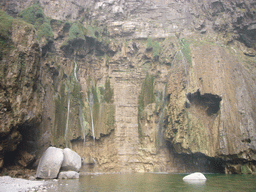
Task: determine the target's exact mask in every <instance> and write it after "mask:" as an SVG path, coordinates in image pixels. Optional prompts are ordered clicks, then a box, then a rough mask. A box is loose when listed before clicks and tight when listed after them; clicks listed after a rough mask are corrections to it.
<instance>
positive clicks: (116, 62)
mask: <svg viewBox="0 0 256 192" xmlns="http://www.w3.org/2000/svg"><path fill="white" fill-rule="evenodd" d="M1 9H3V10H5V11H6V12H7V13H9V14H11V15H12V16H14V17H19V18H20V19H23V20H25V21H26V22H28V23H30V24H24V25H21V24H20V25H19V28H20V30H15V31H13V30H12V31H10V33H9V34H8V35H9V36H11V38H10V42H14V45H15V46H14V47H17V48H19V50H20V51H23V52H22V54H18V52H15V54H14V53H12V52H11V51H12V49H10V53H9V52H8V54H9V55H14V56H13V60H17V61H20V63H21V64H22V63H23V61H27V62H28V59H26V56H27V55H29V57H28V58H30V60H29V63H31V62H32V63H34V65H36V66H37V67H38V70H34V71H33V72H34V73H35V74H34V77H32V76H29V77H30V78H34V79H33V81H32V80H30V82H33V86H32V88H33V91H31V92H30V93H31V94H32V95H33V99H30V100H28V101H29V102H27V104H26V105H24V106H22V107H20V111H21V110H22V111H25V113H26V114H27V113H28V114H30V113H29V112H27V111H28V110H27V108H29V110H30V108H32V109H34V111H33V110H32V109H31V110H30V111H33V114H34V115H30V116H29V117H30V118H31V120H24V117H23V116H24V115H23V116H22V113H21V112H20V111H17V116H20V115H21V116H22V118H23V120H21V121H20V122H18V123H17V126H16V124H13V123H11V119H12V120H13V119H14V120H15V118H16V116H10V125H11V126H10V125H7V126H6V127H5V129H11V128H12V127H19V126H22V127H24V126H25V127H26V130H30V131H27V132H24V135H26V134H28V135H33V134H34V132H33V131H31V130H33V129H31V126H35V127H36V130H37V132H36V133H37V135H36V140H37V141H36V144H35V146H36V147H35V149H34V150H31V151H33V152H34V153H35V154H36V155H37V157H40V155H41V152H42V150H43V149H45V147H47V146H49V145H55V146H58V147H66V146H68V147H71V148H73V149H74V150H75V151H77V152H78V153H79V155H80V156H82V157H83V158H84V163H85V164H86V171H104V172H148V171H150V172H153V171H165V172H187V171H204V172H207V171H208V172H224V167H225V171H226V172H227V173H240V172H243V173H251V172H255V160H256V159H255V158H256V156H255V146H256V143H255V142H256V141H255V116H256V114H255V113H256V111H255V109H256V106H255V105H256V104H255V98H256V95H255V89H256V87H255V76H256V73H255V55H256V52H255V40H256V37H255V34H256V33H255V10H256V4H255V3H254V1H252V0H242V1H241V0H236V1H231V0H230V1H221V0H218V1H217V0H216V1H204V0H193V1H191V0H190V1H188V0H184V1H183V0H182V1H180V0H155V1H145V0H137V1H134V0H126V1H122V0H120V1H119V0H118V1H113V0H107V1H93V0H92V1H85V0H77V1H68V0H65V1H58V0H54V1H50V0H39V1H31V0H27V1H2V2H1ZM15 21H16V20H15ZM32 25H33V26H32ZM12 26H13V29H15V26H16V25H14V24H12ZM25 26H27V27H25ZM24 27H25V28H26V29H25V28H24ZM30 27H31V29H33V30H29V29H30ZM16 28H17V27H16ZM23 28H24V29H23ZM24 30H25V31H24ZM32 31H33V35H34V36H33V38H34V39H35V38H36V39H37V40H34V39H33V38H32V36H31V34H32ZM11 32H12V33H11ZM8 35H7V36H8ZM26 37H29V38H28V41H29V42H27V46H26V47H24V46H22V44H23V43H24V42H23V41H24V39H26ZM15 42H16V44H15ZM31 42H33V43H31ZM32 45H33V46H32ZM30 47H31V48H30ZM39 47H40V48H41V49H40V48H39ZM23 49H24V50H23ZM3 50H8V51H9V49H7V48H6V47H3ZM31 50H33V51H34V52H35V51H37V52H36V53H37V54H38V55H37V56H36V57H35V58H37V59H38V60H36V61H34V62H33V59H32V58H34V57H31V56H30V55H31ZM34 52H33V53H34ZM8 54H7V57H8ZM17 54H18V55H17ZM15 55H16V56H15ZM9 58H12V57H9ZM15 58H17V59H15ZM39 58H40V59H39ZM8 61H9V60H8ZM1 62H2V63H5V64H6V62H7V60H6V59H4V57H1ZM8 66H9V65H8ZM10 66H11V65H10ZM17 66H19V65H15V67H17ZM39 68H40V70H39ZM3 69H4V68H3ZM16 70H17V71H20V73H21V74H22V73H23V70H21V69H16ZM6 71H8V69H5V70H4V72H3V74H4V75H7V74H8V73H6ZM39 71H40V74H39ZM25 74H26V73H25ZM28 74H30V72H28ZM25 76H26V75H25ZM8 77H11V78H14V77H15V75H9V76H8V75H7V76H6V77H5V78H4V81H7V80H8ZM18 78H20V77H18ZM38 78H39V79H40V81H38ZM13 81H14V80H13ZM13 81H12V83H11V86H14V85H15V86H16V84H15V83H14V82H13ZM22 82H23V81H22ZM37 82H40V86H35V85H34V84H36V85H37ZM23 83H24V86H23V84H22V86H19V88H20V89H21V88H22V89H23V87H30V85H32V83H31V84H29V85H28V86H27V84H26V83H25V81H24V82H23ZM7 85H8V82H3V83H2V85H1V86H2V87H7ZM15 86H14V87H15ZM2 87H1V88H2ZM39 87H40V88H41V93H42V94H38V93H39ZM2 90H3V95H5V97H7V98H8V99H9V100H10V102H9V103H11V104H10V105H12V103H15V102H14V100H17V98H19V97H22V98H23V96H22V95H23V92H16V93H19V94H11V95H12V97H13V98H15V99H10V98H11V97H9V96H7V92H6V93H5V91H6V90H7V88H4V89H2ZM8 93H9V92H8ZM20 95H21V96H20ZM26 96H29V94H27V95H26ZM24 97H25V96H24ZM29 97H32V96H29ZM3 98H4V97H3ZM1 103H4V101H3V102H2V101H1ZM7 103H8V102H7ZM5 105H7V104H5ZM39 105H40V107H39ZM5 108H6V109H7V107H5ZM41 108H42V109H43V110H42V111H41ZM35 109H36V111H35ZM8 110H9V108H8ZM8 110H6V111H4V112H3V113H2V114H3V115H8ZM11 114H14V113H11ZM25 116H26V115H25ZM32 116H33V117H35V118H34V119H33V118H32ZM40 117H42V121H41V118H40ZM22 118H20V119H22ZM39 119H40V120H39ZM15 121H16V120H15ZM8 122H9V121H8ZM30 122H31V123H30ZM40 122H41V123H40ZM24 123H25V124H24ZM26 123H28V124H26ZM13 130H16V129H13ZM3 138H4V137H3ZM18 140H20V138H19V139H18ZM28 140H29V139H28ZM21 146H22V145H21ZM24 146H26V145H24ZM27 147H28V148H30V147H29V146H27ZM21 148H22V147H21ZM3 149H4V150H5V149H6V147H4V148H3ZM13 150H14V148H13ZM2 154H4V153H2ZM2 156H3V155H2Z"/></svg>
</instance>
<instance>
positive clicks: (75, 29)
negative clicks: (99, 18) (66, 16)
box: [69, 23, 86, 39]
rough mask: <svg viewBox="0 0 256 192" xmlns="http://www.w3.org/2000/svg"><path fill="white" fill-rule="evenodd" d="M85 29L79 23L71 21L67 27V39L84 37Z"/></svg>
mask: <svg viewBox="0 0 256 192" xmlns="http://www.w3.org/2000/svg"><path fill="white" fill-rule="evenodd" d="M85 35H86V29H85V27H84V26H83V25H82V24H81V23H73V24H72V25H71V27H70V29H69V39H77V38H80V39H85Z"/></svg>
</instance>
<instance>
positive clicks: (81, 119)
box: [74, 58, 86, 142]
mask: <svg viewBox="0 0 256 192" xmlns="http://www.w3.org/2000/svg"><path fill="white" fill-rule="evenodd" d="M74 63H75V66H74V79H75V82H76V83H78V79H77V63H76V59H75V58H74ZM78 100H79V121H80V126H81V132H82V134H83V140H84V142H85V136H86V126H85V124H84V123H85V121H84V117H83V110H82V101H81V96H80V94H79V95H78Z"/></svg>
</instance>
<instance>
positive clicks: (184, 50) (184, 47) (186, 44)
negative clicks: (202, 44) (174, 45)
mask: <svg viewBox="0 0 256 192" xmlns="http://www.w3.org/2000/svg"><path fill="white" fill-rule="evenodd" d="M180 45H181V51H182V53H183V55H184V57H185V58H186V60H187V62H188V63H189V64H192V60H191V51H190V44H189V42H188V41H187V40H185V39H181V40H180Z"/></svg>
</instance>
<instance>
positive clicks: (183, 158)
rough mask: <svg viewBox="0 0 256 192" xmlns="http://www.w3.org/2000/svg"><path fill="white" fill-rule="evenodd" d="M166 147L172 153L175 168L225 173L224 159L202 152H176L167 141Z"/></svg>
mask: <svg viewBox="0 0 256 192" xmlns="http://www.w3.org/2000/svg"><path fill="white" fill-rule="evenodd" d="M167 147H168V149H169V151H170V153H171V154H173V156H174V159H176V161H175V162H179V164H178V166H177V168H178V169H180V170H179V171H185V172H203V173H225V161H224V160H223V159H221V158H215V157H209V156H206V155H204V154H203V153H199V152H198V153H190V154H186V153H176V152H175V149H174V147H173V145H172V144H171V143H170V142H169V141H168V142H167Z"/></svg>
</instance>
